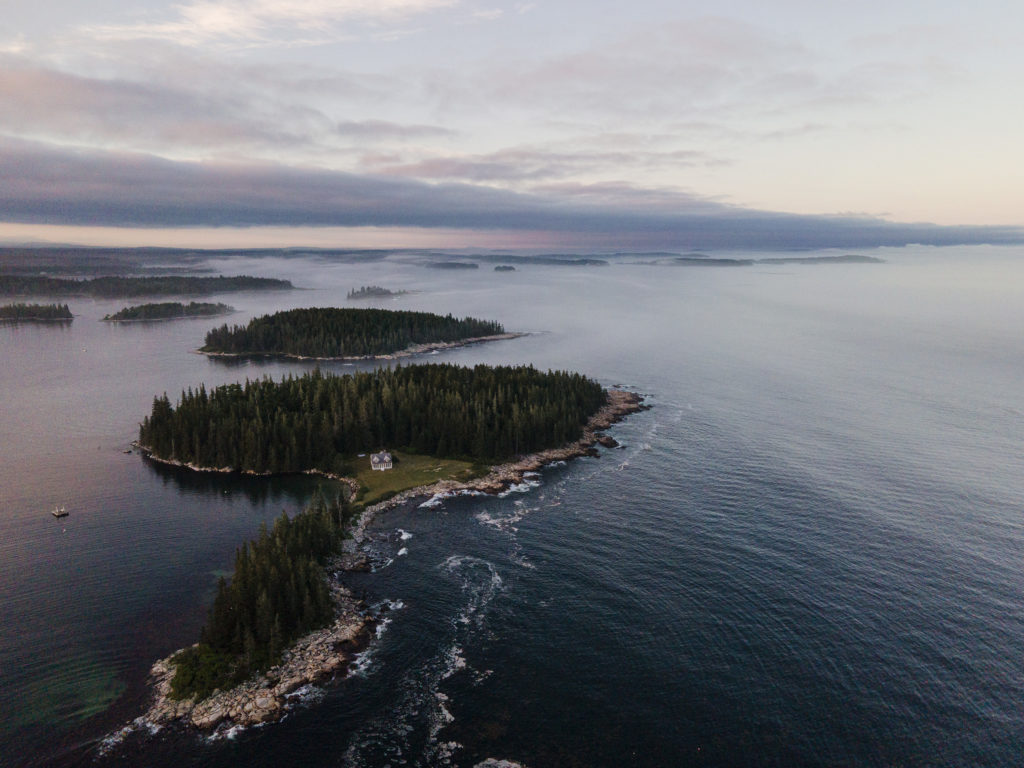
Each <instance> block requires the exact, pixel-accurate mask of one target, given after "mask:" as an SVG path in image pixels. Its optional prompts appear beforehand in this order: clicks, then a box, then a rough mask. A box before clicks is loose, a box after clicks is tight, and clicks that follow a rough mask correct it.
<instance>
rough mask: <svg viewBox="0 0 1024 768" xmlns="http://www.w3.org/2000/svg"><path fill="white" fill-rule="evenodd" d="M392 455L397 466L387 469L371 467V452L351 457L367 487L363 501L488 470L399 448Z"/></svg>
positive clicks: (363, 485) (356, 477) (363, 502)
mask: <svg viewBox="0 0 1024 768" xmlns="http://www.w3.org/2000/svg"><path fill="white" fill-rule="evenodd" d="M391 455H392V456H393V457H394V458H395V463H394V466H393V467H392V468H391V469H387V470H384V471H383V472H381V471H374V470H372V469H370V457H369V456H364V457H362V458H357V459H352V460H350V462H349V463H350V464H351V465H352V466H353V467H354V468H355V469H356V475H355V479H356V480H357V481H358V482H359V485H360V487H361V488H362V489H363V490H362V491H360V494H359V502H360V503H362V504H364V505H366V506H369V505H370V504H375V503H376V502H378V501H382V500H384V499H387V498H390V497H391V496H394V495H395V494H396V493H400V492H401V491H404V490H407V489H409V488H415V487H416V486H419V485H429V484H431V483H436V482H437V481H438V480H462V481H464V480H470V479H472V478H474V477H477V476H479V475H481V474H483V473H484V472H486V471H487V468H485V467H480V466H477V465H474V464H473V463H471V462H468V461H458V460H456V459H438V458H436V457H434V456H421V455H417V454H409V453H396V452H395V451H392V452H391Z"/></svg>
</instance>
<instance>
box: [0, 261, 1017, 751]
mask: <svg viewBox="0 0 1024 768" xmlns="http://www.w3.org/2000/svg"><path fill="white" fill-rule="evenodd" d="M733 255H738V256H742V255H744V254H733ZM807 255H812V254H807ZM871 255H877V256H880V257H882V258H884V259H885V260H886V263H885V264H831V265H816V266H811V265H793V264H787V265H757V266H753V267H747V268H742V269H740V268H737V269H716V268H673V267H664V266H661V267H658V266H651V265H642V264H631V263H627V262H629V261H632V260H631V259H628V258H627V259H619V260H617V261H615V262H614V263H613V264H612V265H611V266H608V267H589V268H582V267H557V266H542V265H523V266H520V267H519V268H518V270H517V271H516V272H513V273H493V272H492V271H491V269H490V267H489V266H485V267H483V268H482V269H480V270H476V271H459V272H445V271H438V270H430V269H425V268H423V267H422V266H421V265H420V263H419V260H418V259H417V258H416V257H415V256H413V255H409V254H396V255H392V256H389V257H387V258H382V259H379V260H375V261H353V262H345V261H330V260H325V259H321V258H317V257H315V256H294V255H292V256H287V255H284V254H282V256H281V257H279V258H273V257H267V258H261V259H232V260H222V261H217V262H214V263H213V266H214V267H215V268H216V269H218V270H222V271H224V272H225V273H236V274H243V273H244V274H260V275H266V276H283V277H288V278H289V279H292V280H293V282H294V283H295V284H296V285H297V286H300V287H302V288H305V289H306V290H301V291H293V292H281V293H273V294H237V295H236V294H232V295H225V296H222V297H216V299H215V300H223V301H226V302H227V303H229V304H232V305H234V306H235V307H236V308H237V309H238V310H239V311H238V313H237V314H236V315H235V316H233V317H232V318H230V321H231V322H242V321H244V320H246V319H248V318H249V317H251V316H253V315H256V314H262V313H264V312H267V311H272V310H275V309H283V308H289V307H296V306H318V305H329V304H341V303H344V297H345V293H346V292H347V291H348V289H349V288H351V287H354V286H359V285H365V284H378V285H384V286H387V287H390V288H396V289H397V288H405V289H410V290H415V291H417V292H416V293H413V294H409V295H407V296H403V297H401V298H398V299H394V300H388V301H376V302H370V303H366V304H365V305H366V306H386V307H393V308H402V309H422V310H429V311H437V312H442V313H444V312H453V313H456V314H460V315H464V314H471V315H474V316H479V317H487V318H493V319H496V320H499V321H501V322H503V323H504V324H505V326H506V327H507V328H508V329H509V330H517V331H529V332H531V335H530V336H527V337H524V338H520V339H516V340H510V341H503V342H497V343H493V344H487V345H478V346H474V347H470V348H465V349H461V350H453V351H449V352H445V353H439V354H436V355H431V356H429V357H428V358H427V359H429V360H430V361H448V362H457V363H463V364H474V363H478V362H483V363H494V364H497V363H533V364H534V365H537V366H538V367H541V368H563V369H572V370H578V371H581V372H583V373H586V374H588V375H590V376H592V377H594V378H596V379H598V380H600V381H601V382H603V383H605V384H609V385H610V384H621V385H626V386H630V387H634V388H636V389H637V390H638V391H640V392H642V393H644V394H645V395H646V396H647V397H648V402H649V403H651V404H652V405H653V406H654V408H653V409H652V410H651V411H648V412H645V413H641V414H637V415H634V416H632V417H630V418H629V419H628V420H627V421H626V422H624V423H622V424H620V425H617V426H616V427H615V428H613V430H612V433H613V434H614V435H615V437H616V438H617V439H618V440H620V441H621V443H622V447H620V448H616V449H610V450H604V451H602V455H601V456H600V457H599V458H586V459H580V460H577V461H575V462H571V463H569V464H567V465H559V466H554V467H550V468H547V469H545V470H544V471H543V472H541V473H539V474H538V475H537V476H536V477H532V478H530V481H529V482H528V483H526V484H524V486H523V487H521V488H517V489H516V490H515V491H514V492H511V493H508V494H506V495H504V496H503V497H500V498H499V497H486V498H481V497H456V498H449V499H439V500H437V501H438V503H436V504H432V505H427V506H423V505H421V502H420V501H417V502H414V503H410V504H407V505H405V506H403V507H400V508H396V509H394V510H391V511H389V512H387V513H385V514H384V515H382V516H380V517H379V518H378V519H377V521H376V523H375V525H374V526H373V538H372V540H371V542H370V544H369V546H370V548H371V551H372V555H373V558H374V562H375V564H376V570H375V571H374V572H373V573H368V574H353V575H351V576H350V577H347V578H348V582H349V583H350V585H351V586H352V587H353V588H354V589H355V590H356V591H357V592H360V593H365V594H366V597H367V599H368V600H369V601H371V602H373V603H377V604H379V605H381V606H382V607H386V608H387V610H386V613H385V616H386V619H385V621H384V622H383V623H382V625H381V629H380V630H379V637H378V638H377V639H376V640H375V641H374V642H373V643H372V644H371V646H370V648H369V649H368V650H367V651H366V652H365V653H364V654H363V655H362V656H361V657H360V658H359V660H358V662H357V664H356V665H355V668H354V670H353V672H352V674H350V675H349V677H347V678H346V679H344V680H338V681H335V682H333V683H331V684H328V685H325V686H323V687H322V688H317V689H312V690H309V691H306V692H305V695H304V696H303V697H299V698H298V699H297V700H296V702H295V706H294V708H293V709H292V711H291V712H290V713H289V715H288V717H287V718H286V719H285V720H284V721H282V722H280V723H277V724H274V725H270V726H267V727H263V728H257V729H252V730H248V731H241V732H235V733H222V734H217V736H216V737H215V738H212V739H209V738H203V737H198V736H196V735H194V734H183V733H179V732H174V731H169V730H164V731H161V732H159V733H156V734H150V733H148V732H145V731H141V732H136V733H133V734H131V735H129V736H127V737H126V738H125V739H123V740H121V741H119V742H117V743H107V745H106V746H104V742H103V739H104V737H105V736H107V735H108V734H110V733H112V732H113V731H116V730H117V729H118V728H120V727H121V726H124V725H126V724H128V723H129V722H130V721H131V720H132V719H133V718H134V717H136V716H137V715H138V714H140V713H141V711H142V710H143V709H144V706H145V700H146V693H147V692H146V688H145V684H144V683H145V677H146V674H147V671H148V668H149V666H150V665H151V663H152V662H153V661H154V660H156V659H157V658H160V657H163V656H165V655H167V654H168V653H170V652H171V651H173V650H174V649H175V648H178V647H180V646H182V645H184V644H187V643H188V642H191V641H192V639H194V637H195V636H196V633H197V632H198V628H199V626H200V625H201V623H202V620H203V615H204V611H205V608H206V606H207V605H208V603H209V601H210V599H211V598H212V592H213V589H214V587H215V585H216V580H217V578H218V577H219V576H220V575H221V574H222V573H224V572H225V571H226V570H227V569H229V568H230V566H231V561H232V559H233V553H234V550H235V548H236V547H237V546H238V545H239V544H241V543H242V542H243V541H244V540H245V539H247V538H248V537H250V536H252V535H253V534H255V532H256V531H257V529H258V527H259V525H260V523H261V522H264V521H267V520H271V519H272V518H273V517H275V516H277V515H279V514H280V513H281V512H282V510H287V511H288V512H294V511H296V510H298V509H300V508H301V506H302V505H303V504H304V502H305V500H306V499H308V497H309V496H310V494H311V493H313V492H314V490H315V489H316V488H317V486H318V485H323V481H318V480H315V479H311V478H280V479H274V480H267V479H260V478H248V479H245V478H239V477H234V476H222V475H198V474H195V473H191V472H188V471H179V470H170V469H166V468H158V467H155V466H152V465H150V464H147V463H146V462H144V461H143V460H142V459H141V457H139V456H138V455H137V454H136V453H131V454H126V453H123V451H124V450H125V449H126V448H127V447H128V444H129V443H130V441H131V440H132V439H133V438H134V437H135V434H136V430H137V425H138V422H139V421H140V420H141V419H142V417H143V416H145V415H146V413H147V412H148V409H149V405H150V403H151V401H152V398H153V396H154V395H157V394H160V393H162V392H164V391H166V392H168V393H169V394H170V395H171V396H172V399H173V397H174V396H176V394H177V392H179V391H180V390H181V389H182V388H183V387H186V386H196V385H198V384H199V383H200V382H204V383H205V384H206V385H207V387H210V386H214V385H217V384H220V383H224V382H230V381H237V380H242V379H244V378H246V377H250V378H251V377H257V376H264V375H269V376H274V377H279V376H281V375H283V374H286V373H289V372H300V371H302V370H305V369H307V368H309V367H311V365H310V364H303V363H283V362H266V361H264V362H247V363H240V364H239V363H236V364H225V363H223V362H220V361H215V360H209V359H207V358H205V357H203V356H200V355H196V354H193V352H192V350H194V349H195V348H196V347H197V346H199V345H200V344H201V342H202V336H203V334H204V332H205V331H206V330H207V329H208V328H209V327H211V325H212V324H213V323H211V321H209V320H201V319H200V320H188V321H181V322H176V323H170V324H154V325H142V324H139V325H129V326H110V325H107V324H104V323H101V322H98V320H99V319H100V318H101V317H102V316H103V315H104V314H106V313H108V312H111V311H115V310H116V309H119V308H120V307H121V306H122V305H123V303H122V302H117V301H92V300H76V301H72V302H70V303H71V309H72V311H73V312H74V313H75V314H76V319H75V321H74V323H73V324H72V325H71V326H70V327H67V328H59V327H30V326H18V327H10V326H5V327H2V328H0V360H2V361H3V363H2V365H0V712H2V713H3V716H2V717H0V764H2V765H4V766H42V765H58V766H60V765H67V766H70V765H81V766H85V765H101V766H103V765H147V766H172V765H173V766H181V765H194V766H235V765H252V766H264V765H265V766H276V765H281V764H285V765H287V764H294V765H303V766H337V765H345V766H398V765H409V766H433V765H452V766H475V765H477V764H478V763H480V762H482V761H484V760H486V759H487V758H495V759H506V760H515V761H519V762H521V763H523V764H525V765H527V766H531V768H541V767H543V766H573V765H579V766H624V765H630V766H675V765H707V766H739V765H750V766H794V765H800V766H836V765H843V766H897V765H899V766H964V765H978V766H1016V765H1020V764H1021V760H1022V755H1024V703H1022V702H1024V610H1022V607H1021V606H1022V604H1024V575H1022V574H1024V570H1022V555H1024V546H1022V545H1024V386H1022V384H1024V334H1022V332H1021V329H1022V328H1024V249H1013V248H947V249H931V248H908V249H900V250H885V251H880V252H878V253H872V254H871ZM216 322H220V321H216ZM324 367H325V368H327V369H329V370H333V371H338V372H344V371H348V370H354V369H356V367H357V366H352V365H341V364H330V365H327V366H324ZM360 367H366V366H365V365H364V366H360ZM421 501H422V500H421ZM55 504H63V505H66V506H67V507H68V509H69V510H70V512H71V514H70V516H69V517H67V518H64V519H62V520H56V519H54V518H53V517H52V516H51V515H50V514H49V510H50V509H51V508H52V507H53V506H54V505H55Z"/></svg>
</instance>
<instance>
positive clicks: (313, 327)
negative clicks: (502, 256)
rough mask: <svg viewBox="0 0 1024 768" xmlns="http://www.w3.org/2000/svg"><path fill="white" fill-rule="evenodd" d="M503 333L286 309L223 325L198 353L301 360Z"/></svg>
mask: <svg viewBox="0 0 1024 768" xmlns="http://www.w3.org/2000/svg"><path fill="white" fill-rule="evenodd" d="M500 333H504V328H502V326H501V325H500V324H499V323H495V322H491V321H489V320H477V319H475V318H472V317H464V318H462V319H461V320H460V319H458V318H455V317H453V316H452V315H444V316H442V315H435V314H432V313H430V312H409V311H395V310H389V309H337V308H330V307H324V308H312V309H290V310H286V311H284V312H276V313H274V314H272V315H264V316H262V317H257V318H254V319H252V320H250V321H249V324H248V325H244V326H242V325H236V326H233V327H230V328H229V327H228V326H227V325H226V324H225V325H222V326H221V327H220V328H215V329H213V330H212V331H210V332H209V333H208V334H206V345H205V346H204V347H203V348H202V351H203V352H219V353H228V354H241V355H250V354H251V355H293V356H301V357H363V356H366V355H386V354H389V353H391V352H398V351H399V350H403V349H406V348H407V347H409V346H411V345H414V344H430V343H435V342H452V341H460V340H463V339H471V338H477V337H481V336H495V335H497V334H500Z"/></svg>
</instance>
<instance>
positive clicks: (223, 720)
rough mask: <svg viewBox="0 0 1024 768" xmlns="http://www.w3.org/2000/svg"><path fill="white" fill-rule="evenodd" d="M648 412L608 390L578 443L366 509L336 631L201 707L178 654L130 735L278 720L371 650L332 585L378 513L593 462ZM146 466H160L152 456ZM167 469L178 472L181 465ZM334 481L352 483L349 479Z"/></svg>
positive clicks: (160, 669) (368, 628)
mask: <svg viewBox="0 0 1024 768" xmlns="http://www.w3.org/2000/svg"><path fill="white" fill-rule="evenodd" d="M649 407H650V406H647V405H644V403H643V397H642V396H640V395H639V394H637V393H635V392H629V391H626V390H622V389H610V390H608V391H607V402H606V403H605V405H603V406H602V407H601V408H600V409H599V410H598V411H597V413H595V414H594V415H593V416H591V417H590V419H589V420H588V421H587V424H586V426H585V427H584V429H583V435H582V436H581V437H580V439H579V440H576V441H574V442H572V443H569V444H567V445H563V446H561V447H559V448H552V449H549V450H545V451H540V452H538V453H533V454H530V455H528V456H523V457H520V458H518V459H517V460H515V461H512V462H508V463H506V464H500V465H496V466H493V467H491V470H490V472H488V473H487V475H485V476H483V477H479V478H475V479H473V480H467V481H455V480H441V481H439V482H436V483H433V484H431V485H424V486H419V487H416V488H410V489H408V490H405V491H402V492H401V493H399V494H397V495H396V496H393V497H391V498H389V499H387V500H385V501H382V502H379V503H378V504H374V505H372V506H369V507H366V508H365V509H363V511H362V513H361V514H360V517H359V519H358V520H357V521H356V523H355V525H354V526H353V528H352V538H350V539H348V540H346V541H345V545H344V547H343V551H342V553H341V555H339V557H337V558H336V559H335V560H334V561H333V562H332V563H331V564H330V567H329V570H332V571H333V572H334V576H333V577H332V580H331V590H332V596H333V598H334V601H335V606H336V616H337V618H336V620H335V621H334V623H333V624H331V625H330V626H329V627H326V628H324V629H321V630H317V631H316V632H313V633H311V634H309V635H306V636H305V637H303V638H301V639H300V640H299V641H297V642H296V643H294V644H293V645H292V646H291V647H290V648H289V649H288V650H287V651H285V653H284V655H283V658H282V661H281V663H280V664H279V665H278V666H276V667H273V668H272V669H270V670H267V671H266V672H265V673H262V674H259V675H256V676H254V677H251V678H249V679H248V680H246V681H245V682H243V683H241V684H240V685H238V686H236V687H235V688H232V689H230V690H228V691H217V692H215V693H214V694H213V695H212V696H209V697H208V698H206V699H204V700H203V701H200V702H196V701H195V700H194V699H186V700H184V701H176V700H174V699H171V698H170V691H171V679H172V678H173V677H174V671H175V670H174V665H173V663H172V659H173V657H174V655H175V654H176V653H178V651H176V652H175V654H171V655H170V656H168V657H167V658H165V659H161V660H160V661H158V662H156V663H155V664H154V665H153V667H152V669H151V672H150V680H151V684H152V687H153V691H154V701H153V703H152V705H151V706H150V707H149V709H148V710H147V711H146V713H145V715H143V716H142V717H141V718H139V719H137V720H136V721H135V725H134V727H147V728H149V729H150V730H153V729H158V728H162V727H164V726H166V725H172V724H177V725H180V726H184V727H188V728H195V729H197V730H201V731H210V730H213V729H215V728H218V727H221V726H224V725H228V726H242V727H245V726H251V725H258V724H262V723H267V722H272V721H274V720H278V719H280V718H281V717H282V715H284V713H285V712H286V711H287V707H288V703H289V701H288V699H289V696H293V695H294V693H295V692H296V691H297V690H299V689H301V688H302V687H303V686H305V685H310V684H316V683H320V682H324V681H325V680H327V679H330V678H332V677H334V676H335V675H341V676H344V675H345V674H347V671H348V665H349V663H350V662H351V661H352V659H353V657H354V655H355V654H356V653H358V652H359V651H360V650H362V649H363V648H365V646H366V645H367V644H368V643H369V640H370V637H371V634H372V629H373V626H374V624H375V623H376V619H375V618H374V617H373V616H372V615H371V613H370V611H369V610H368V607H367V606H366V604H365V603H364V602H362V601H361V600H356V599H354V598H353V596H352V595H351V593H350V592H349V591H348V590H347V589H346V588H345V587H344V586H342V585H341V584H339V583H337V581H336V578H337V574H338V573H339V572H344V571H360V570H367V569H368V562H367V559H366V556H365V554H364V553H362V552H361V551H359V545H360V544H362V542H363V541H364V540H365V538H366V528H367V526H368V525H369V524H370V523H371V522H372V521H373V519H374V517H375V516H376V515H377V514H378V513H379V512H382V511H384V510H386V509H389V508H392V507H395V506H397V505H399V504H402V503H404V502H406V501H409V500H411V499H415V498H422V497H426V496H435V495H438V494H455V493H459V492H476V493H485V494H497V493H500V492H502V491H504V490H506V489H508V488H509V487H510V486H512V485H515V484H519V483H522V482H523V480H524V475H525V474H526V473H528V472H536V471H538V470H540V469H541V468H543V467H544V466H546V465H548V464H551V463H553V462H557V461H568V460H570V459H573V458H576V457H579V456H590V455H596V453H597V451H596V449H595V447H594V446H595V445H597V444H601V445H604V446H608V447H614V446H615V445H617V443H616V442H615V440H614V439H613V438H611V437H609V436H608V435H605V434H604V432H603V430H606V429H608V428H609V427H610V426H612V425H613V424H615V423H617V422H619V421H622V419H624V418H625V417H626V416H628V415H629V414H631V413H636V412H637V411H641V410H647V409H648V408H649ZM140 448H142V447H141V446H140ZM142 450H145V449H144V448H142ZM149 458H152V459H153V460H155V461H164V460H162V459H156V458H154V457H151V456H150V457H149ZM164 463H170V464H177V465H178V466H182V465H181V464H180V463H179V462H166V461H164ZM185 466H190V465H185ZM190 468H192V469H195V470H200V471H220V472H222V471H230V470H212V469H210V468H204V467H191V466H190ZM334 479H338V480H342V481H344V482H349V483H351V482H352V481H351V480H350V479H349V478H334ZM134 727H133V726H128V727H127V728H126V729H123V731H122V735H125V734H126V733H127V732H130V731H131V730H133V729H134ZM115 736H116V735H115Z"/></svg>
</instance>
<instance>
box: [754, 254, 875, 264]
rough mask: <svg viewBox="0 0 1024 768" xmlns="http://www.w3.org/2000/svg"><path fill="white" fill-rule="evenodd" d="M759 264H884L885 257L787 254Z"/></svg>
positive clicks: (760, 261)
mask: <svg viewBox="0 0 1024 768" xmlns="http://www.w3.org/2000/svg"><path fill="white" fill-rule="evenodd" d="M758 263H759V264H884V263H885V259H879V258H878V257H876V256H863V255H860V254H857V253H847V254H844V255H842V256H785V257H778V258H772V259H758Z"/></svg>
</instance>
